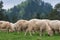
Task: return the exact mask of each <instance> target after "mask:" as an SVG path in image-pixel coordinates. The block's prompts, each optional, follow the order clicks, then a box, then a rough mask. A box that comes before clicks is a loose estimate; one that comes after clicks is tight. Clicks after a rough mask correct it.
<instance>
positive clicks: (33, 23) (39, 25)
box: [25, 19, 53, 36]
mask: <svg viewBox="0 0 60 40" xmlns="http://www.w3.org/2000/svg"><path fill="white" fill-rule="evenodd" d="M33 30H35V31H36V30H39V31H40V36H41V35H42V34H43V31H44V30H46V31H47V32H48V34H49V35H50V36H52V33H53V32H52V30H51V28H50V27H49V25H48V24H47V21H46V20H40V19H32V20H30V21H29V23H28V29H27V30H26V32H25V35H26V34H27V32H28V31H29V33H30V36H32V34H31V32H32V31H33Z"/></svg>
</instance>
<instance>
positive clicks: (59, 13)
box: [48, 3, 60, 20]
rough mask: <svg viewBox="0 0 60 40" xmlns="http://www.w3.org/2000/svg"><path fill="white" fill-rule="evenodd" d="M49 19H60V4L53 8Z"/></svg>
mask: <svg viewBox="0 0 60 40" xmlns="http://www.w3.org/2000/svg"><path fill="white" fill-rule="evenodd" d="M58 10H59V11H58ZM48 18H49V19H55V20H56V19H57V20H60V4H59V3H58V4H56V6H55V8H54V9H53V10H52V12H51V13H50V14H49V15H48Z"/></svg>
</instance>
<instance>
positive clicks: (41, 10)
mask: <svg viewBox="0 0 60 40" xmlns="http://www.w3.org/2000/svg"><path fill="white" fill-rule="evenodd" d="M51 10H52V6H51V4H49V3H45V2H44V1H42V0H26V1H24V2H22V3H21V4H18V5H17V6H14V7H13V8H11V9H10V10H8V11H7V15H9V16H8V18H9V21H11V22H13V21H14V22H16V21H17V20H19V19H27V20H29V19H32V18H39V19H40V18H47V17H46V15H47V14H49V13H50V12H51ZM13 19H14V20H13ZM15 19H16V20H15Z"/></svg>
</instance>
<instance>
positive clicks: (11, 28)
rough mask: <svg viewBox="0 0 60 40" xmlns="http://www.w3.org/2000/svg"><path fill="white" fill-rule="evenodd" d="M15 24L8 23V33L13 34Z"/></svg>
mask: <svg viewBox="0 0 60 40" xmlns="http://www.w3.org/2000/svg"><path fill="white" fill-rule="evenodd" d="M14 25H15V24H14V23H10V27H9V32H14V31H15V26H14Z"/></svg>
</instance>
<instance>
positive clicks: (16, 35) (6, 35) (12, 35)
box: [0, 32, 60, 40]
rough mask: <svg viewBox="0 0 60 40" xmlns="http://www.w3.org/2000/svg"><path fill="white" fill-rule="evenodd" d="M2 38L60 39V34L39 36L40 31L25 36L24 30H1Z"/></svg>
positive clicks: (0, 37) (15, 39)
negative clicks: (8, 31)
mask: <svg viewBox="0 0 60 40" xmlns="http://www.w3.org/2000/svg"><path fill="white" fill-rule="evenodd" d="M0 40H60V35H59V34H55V35H54V36H51V37H50V36H48V35H47V34H45V35H44V36H39V35H38V33H35V34H34V35H33V36H30V35H29V34H27V35H26V36H24V32H20V33H17V32H12V33H11V32H10V33H7V32H0Z"/></svg>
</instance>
